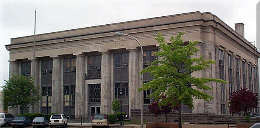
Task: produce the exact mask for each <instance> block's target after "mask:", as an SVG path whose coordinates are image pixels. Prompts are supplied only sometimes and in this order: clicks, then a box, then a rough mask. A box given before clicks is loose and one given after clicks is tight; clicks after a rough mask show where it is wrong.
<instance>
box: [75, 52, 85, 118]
mask: <svg viewBox="0 0 260 128" xmlns="http://www.w3.org/2000/svg"><path fill="white" fill-rule="evenodd" d="M84 73H85V56H84V54H80V55H77V58H76V90H75V91H76V93H75V118H76V119H80V116H83V118H85V107H84V105H85V104H84V102H85V95H84V94H85V93H84V91H85V74H84Z"/></svg>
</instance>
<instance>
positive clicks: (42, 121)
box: [32, 117, 49, 128]
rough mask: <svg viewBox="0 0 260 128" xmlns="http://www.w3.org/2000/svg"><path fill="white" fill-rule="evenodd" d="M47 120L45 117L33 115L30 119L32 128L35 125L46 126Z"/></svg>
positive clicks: (34, 127)
mask: <svg viewBox="0 0 260 128" xmlns="http://www.w3.org/2000/svg"><path fill="white" fill-rule="evenodd" d="M48 124H49V121H48V120H47V119H46V118H45V117H35V118H34V119H33V121H32V126H33V128H36V127H44V128H45V127H46V126H48Z"/></svg>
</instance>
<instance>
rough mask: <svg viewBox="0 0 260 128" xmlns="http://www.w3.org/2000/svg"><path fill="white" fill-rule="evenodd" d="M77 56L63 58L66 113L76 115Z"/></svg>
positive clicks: (71, 115)
mask: <svg viewBox="0 0 260 128" xmlns="http://www.w3.org/2000/svg"><path fill="white" fill-rule="evenodd" d="M75 85H76V58H74V57H70V58H64V59H63V98H64V107H63V109H64V114H65V115H68V116H70V117H71V118H74V117H75Z"/></svg>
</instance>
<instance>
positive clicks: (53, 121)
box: [49, 114, 68, 128]
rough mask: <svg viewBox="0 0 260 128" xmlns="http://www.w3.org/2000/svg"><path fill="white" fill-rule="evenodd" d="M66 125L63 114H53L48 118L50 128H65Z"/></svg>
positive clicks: (66, 121)
mask: <svg viewBox="0 0 260 128" xmlns="http://www.w3.org/2000/svg"><path fill="white" fill-rule="evenodd" d="M67 124H68V120H67V118H66V117H65V115H64V114H55V115H51V117H50V123H49V126H50V128H52V127H56V126H57V127H63V128H65V127H67Z"/></svg>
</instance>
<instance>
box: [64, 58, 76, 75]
mask: <svg viewBox="0 0 260 128" xmlns="http://www.w3.org/2000/svg"><path fill="white" fill-rule="evenodd" d="M63 66H64V67H63V69H64V72H76V58H64V61H63Z"/></svg>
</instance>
